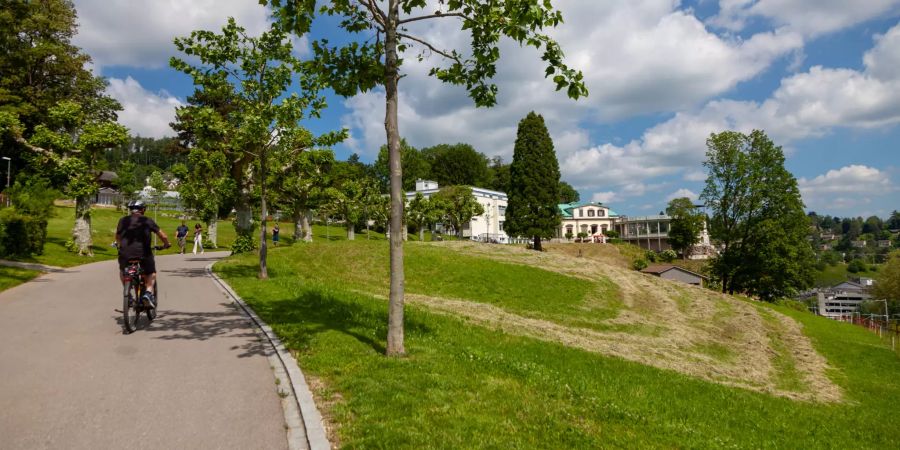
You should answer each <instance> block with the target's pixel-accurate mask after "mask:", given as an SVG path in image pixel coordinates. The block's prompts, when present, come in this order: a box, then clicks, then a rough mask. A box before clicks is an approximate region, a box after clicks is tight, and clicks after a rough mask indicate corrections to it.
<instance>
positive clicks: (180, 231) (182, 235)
mask: <svg viewBox="0 0 900 450" xmlns="http://www.w3.org/2000/svg"><path fill="white" fill-rule="evenodd" d="M187 234H188V227H187V225H185V224H184V221H183V220H182V221H181V225H179V226H178V228H176V229H175V237H176V238H177V239H178V248H179V249H181V250H180V251H179V253H180V254H182V255H183V254H184V247H185V246H186V242H185V241H187Z"/></svg>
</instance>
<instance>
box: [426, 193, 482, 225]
mask: <svg viewBox="0 0 900 450" xmlns="http://www.w3.org/2000/svg"><path fill="white" fill-rule="evenodd" d="M433 198H434V199H435V201H436V202H437V204H438V205H440V207H439V208H440V209H441V210H443V211H444V217H445V218H446V219H447V222H449V223H450V226H451V227H452V228H453V230H455V231H456V236H457V237H458V238H462V237H463V228H465V226H466V225H468V224H469V222H470V221H471V220H472V218H473V217H475V216H477V215H480V214H484V207H483V206H482V205H481V203H478V201H477V200H475V196H473V195H472V188H470V187H468V186H447V187H442V188H441V190H440V191H438V192H437V193H436V194H434V197H433Z"/></svg>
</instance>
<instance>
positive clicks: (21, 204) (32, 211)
mask: <svg viewBox="0 0 900 450" xmlns="http://www.w3.org/2000/svg"><path fill="white" fill-rule="evenodd" d="M9 196H10V199H11V201H12V205H13V208H15V209H16V211H18V212H19V214H22V215H25V216H31V217H35V218H38V219H48V218H49V217H50V216H51V215H52V214H53V200H55V199H56V198H57V197H59V196H60V193H59V191H56V190H55V189H52V188H51V187H50V182H49V181H47V180H46V179H44V178H38V177H29V178H22V177H20V179H19V180H17V181H16V183H15V184H14V185H13V186H12V187H10V188H9Z"/></svg>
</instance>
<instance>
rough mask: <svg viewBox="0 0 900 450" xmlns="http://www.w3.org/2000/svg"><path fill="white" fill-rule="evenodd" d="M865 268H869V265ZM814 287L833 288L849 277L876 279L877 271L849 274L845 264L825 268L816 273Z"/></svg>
mask: <svg viewBox="0 0 900 450" xmlns="http://www.w3.org/2000/svg"><path fill="white" fill-rule="evenodd" d="M866 267H870V265H869V264H867V265H866ZM815 274H816V281H815V285H816V286H820V287H823V286H834V285H836V284H840V283H843V282H844V281H847V280H849V279H850V277H866V278H875V279H877V278H878V271H877V270H867V271H863V272H857V273H850V272H848V271H847V264H844V263H839V264H837V265H834V266H826V267H825V270H823V271H818V270H817V271H816V273H815Z"/></svg>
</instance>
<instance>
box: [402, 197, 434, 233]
mask: <svg viewBox="0 0 900 450" xmlns="http://www.w3.org/2000/svg"><path fill="white" fill-rule="evenodd" d="M433 210H434V202H432V201H430V200H429V198H428V197H425V196H424V195H422V193H421V192H416V196H415V197H413V199H412V200H410V201H409V205H407V207H406V219H407V221H408V222H409V224H410V225H412V226H413V227H415V228H416V230H417V231H418V232H419V241H424V240H425V228H426V227H427V226H428V224H430V223H431V218H432V217H434V211H433Z"/></svg>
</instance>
